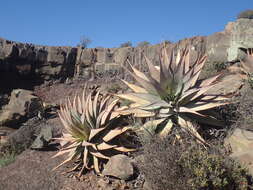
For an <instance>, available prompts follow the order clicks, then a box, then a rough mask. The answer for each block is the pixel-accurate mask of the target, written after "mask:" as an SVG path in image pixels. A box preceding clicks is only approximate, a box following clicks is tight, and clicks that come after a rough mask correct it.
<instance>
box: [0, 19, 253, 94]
mask: <svg viewBox="0 0 253 190" xmlns="http://www.w3.org/2000/svg"><path fill="white" fill-rule="evenodd" d="M174 45H176V48H177V49H178V48H179V49H181V48H183V47H185V46H186V45H188V46H190V47H191V52H192V54H195V53H196V52H197V51H200V52H202V53H205V54H207V55H208V59H209V62H215V63H220V62H231V61H236V60H237V59H238V55H240V53H241V52H242V51H243V50H244V49H247V48H253V20H250V19H239V20H237V21H235V22H231V23H228V24H227V26H226V27H225V30H224V31H222V32H217V33H215V34H213V35H210V36H206V37H200V36H197V37H193V38H188V39H183V40H180V41H179V42H177V43H176V44H174ZM160 46H161V45H159V44H158V45H153V46H146V47H143V48H141V47H135V48H134V47H124V48H98V49H97V60H96V68H95V69H96V71H97V73H98V74H99V73H103V72H106V71H113V70H120V68H121V67H120V66H121V64H123V63H124V60H125V59H126V58H127V57H129V58H130V59H131V61H132V62H134V63H135V64H140V65H142V62H143V61H144V60H143V57H142V54H141V52H142V51H144V53H145V54H146V55H147V56H148V57H149V58H150V59H151V60H153V61H154V62H156V61H158V55H157V52H158V51H159V49H160ZM91 64H92V49H82V48H80V47H48V46H38V45H33V44H23V43H17V42H13V41H9V40H5V39H2V38H0V87H1V88H2V90H3V89H4V87H5V86H6V84H8V86H9V87H10V86H12V87H13V88H16V87H18V88H22V87H24V88H27V87H26V85H25V84H27V81H29V83H30V84H29V86H31V83H34V84H39V83H42V82H44V81H45V80H51V79H61V80H64V79H66V78H67V77H73V76H74V75H75V74H79V75H83V76H85V77H89V76H90V75H91V70H92V69H91V68H93V69H94V67H91V66H92V65H91ZM77 68H78V69H77Z"/></svg>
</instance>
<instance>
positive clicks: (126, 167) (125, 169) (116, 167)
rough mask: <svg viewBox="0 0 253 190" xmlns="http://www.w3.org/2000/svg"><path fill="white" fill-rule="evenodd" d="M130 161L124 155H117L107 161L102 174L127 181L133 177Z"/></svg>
mask: <svg viewBox="0 0 253 190" xmlns="http://www.w3.org/2000/svg"><path fill="white" fill-rule="evenodd" d="M132 162H133V161H132V159H131V158H129V157H128V156H126V155H123V154H118V155H115V156H113V157H111V158H110V159H109V161H108V162H107V164H106V165H105V167H104V170H103V172H102V174H103V175H105V176H113V177H116V178H119V179H122V180H128V179H129V178H131V177H132V176H133V175H134V168H133V163H132Z"/></svg>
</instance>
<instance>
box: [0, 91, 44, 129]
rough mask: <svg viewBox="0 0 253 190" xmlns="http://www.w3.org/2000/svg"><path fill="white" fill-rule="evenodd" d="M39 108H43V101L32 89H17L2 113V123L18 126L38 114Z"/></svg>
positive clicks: (0, 120) (0, 117) (0, 116)
mask: <svg viewBox="0 0 253 190" xmlns="http://www.w3.org/2000/svg"><path fill="white" fill-rule="evenodd" d="M39 110H42V102H41V100H40V99H39V98H38V97H37V96H34V95H33V92H32V91H29V90H23V89H15V90H13V91H12V93H11V97H10V101H9V103H8V104H7V105H6V106H4V107H3V110H2V113H0V125H5V126H12V127H14V128H17V125H18V124H20V123H22V122H24V121H26V120H27V119H29V118H32V117H34V116H36V115H37V114H38V112H39Z"/></svg>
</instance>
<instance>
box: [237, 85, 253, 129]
mask: <svg viewBox="0 0 253 190" xmlns="http://www.w3.org/2000/svg"><path fill="white" fill-rule="evenodd" d="M252 94H253V89H252V88H251V87H250V84H249V83H245V86H244V87H243V89H242V90H241V96H239V97H238V99H237V101H238V102H239V105H238V109H237V110H238V115H239V118H238V120H237V122H236V127H240V128H244V129H250V130H252V129H253V96H252Z"/></svg>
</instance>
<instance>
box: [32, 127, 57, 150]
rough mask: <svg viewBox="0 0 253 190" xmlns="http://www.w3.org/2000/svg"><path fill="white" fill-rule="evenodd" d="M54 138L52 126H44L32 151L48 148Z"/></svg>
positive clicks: (33, 144)
mask: <svg viewBox="0 0 253 190" xmlns="http://www.w3.org/2000/svg"><path fill="white" fill-rule="evenodd" d="M52 138H53V129H52V127H51V126H50V125H44V126H43V127H42V128H41V130H40V133H39V135H38V136H37V137H36V139H35V140H34V142H33V143H32V145H31V148H32V149H42V148H45V147H47V146H48V144H49V142H50V141H51V140H52Z"/></svg>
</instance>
